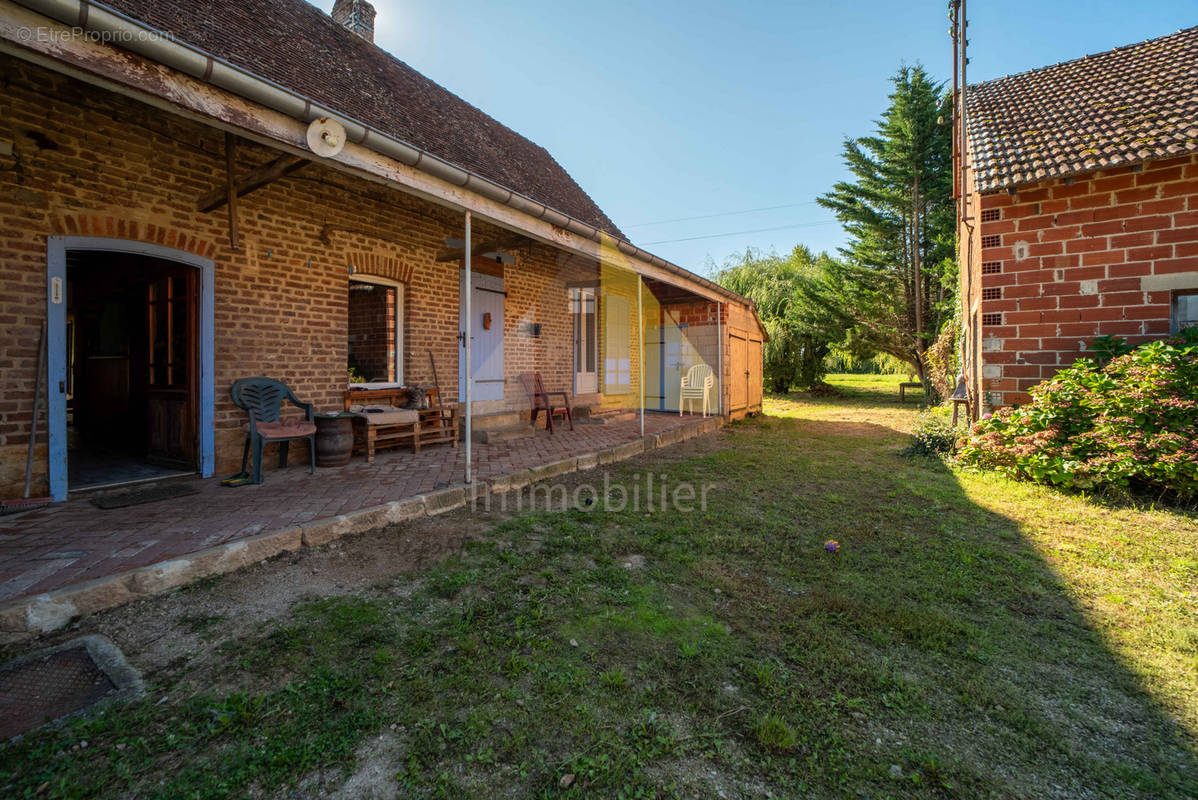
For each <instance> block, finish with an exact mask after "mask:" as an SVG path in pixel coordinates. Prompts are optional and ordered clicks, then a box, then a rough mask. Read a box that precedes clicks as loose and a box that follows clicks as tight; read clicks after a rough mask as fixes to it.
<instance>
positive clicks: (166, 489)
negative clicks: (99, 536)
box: [92, 483, 198, 509]
mask: <svg viewBox="0 0 1198 800" xmlns="http://www.w3.org/2000/svg"><path fill="white" fill-rule="evenodd" d="M189 494H198V492H197V491H196V488H195V487H194V486H192V485H191V484H188V483H160V484H158V485H157V486H146V487H144V488H141V489H123V490H121V491H119V492H109V493H107V494H102V495H100V496H99V497H93V498H92V505H93V506H95V507H96V508H104V509H109V508H124V507H125V506H139V505H141V504H142V503H157V502H158V501H159V500H170V499H172V498H175V497H186V496H187V495H189Z"/></svg>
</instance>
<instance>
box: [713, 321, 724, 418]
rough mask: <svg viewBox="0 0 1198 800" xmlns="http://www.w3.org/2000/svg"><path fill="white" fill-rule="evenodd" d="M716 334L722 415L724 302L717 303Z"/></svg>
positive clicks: (722, 412)
mask: <svg viewBox="0 0 1198 800" xmlns="http://www.w3.org/2000/svg"><path fill="white" fill-rule="evenodd" d="M715 336H716V352H717V353H719V355H718V356H717V357H716V361H717V362H718V363H717V365H716V368H717V369H719V371H720V372H719V375H720V382H719V387H718V389H717V391H718V392H719V393H720V416H721V417H722V416H724V304H723V303H716V304H715Z"/></svg>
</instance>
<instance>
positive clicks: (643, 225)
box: [624, 200, 816, 228]
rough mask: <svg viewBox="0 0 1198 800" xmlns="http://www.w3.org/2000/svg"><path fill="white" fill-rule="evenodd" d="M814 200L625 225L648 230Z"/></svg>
mask: <svg viewBox="0 0 1198 800" xmlns="http://www.w3.org/2000/svg"><path fill="white" fill-rule="evenodd" d="M815 204H816V201H815V200H810V201H808V202H806V203H787V204H785V205H781V206H765V207H763V208H746V209H744V210H742V211H723V212H721V213H719V214H701V215H699V216H697V217H678V218H677V219H663V220H661V221H659V222H641V223H639V224H637V225H625V226H624V227H626V228H648V227H651V226H653V225H668V224H670V223H671V222H690V221H691V220H695V219H715V218H716V217H734V216H736V215H738V214H756V213H757V212H758V211H777V210H778V209H780V208H798V207H799V206H813V205H815Z"/></svg>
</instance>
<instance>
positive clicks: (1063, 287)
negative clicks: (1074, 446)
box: [974, 156, 1198, 406]
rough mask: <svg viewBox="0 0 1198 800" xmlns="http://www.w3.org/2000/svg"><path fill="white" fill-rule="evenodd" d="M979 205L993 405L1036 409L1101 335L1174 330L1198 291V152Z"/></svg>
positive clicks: (987, 380) (984, 350)
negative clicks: (1184, 297) (1187, 297)
mask: <svg viewBox="0 0 1198 800" xmlns="http://www.w3.org/2000/svg"><path fill="white" fill-rule="evenodd" d="M980 206H981V209H980V212H979V213H978V214H977V217H978V219H979V223H978V226H977V231H976V237H977V241H976V242H975V244H976V245H977V246H978V247H980V255H977V256H976V257H975V262H974V268H975V269H976V276H977V283H979V284H980V295H981V307H980V314H981V326H980V336H979V337H978V338H977V345H978V346H979V347H980V349H981V376H980V377H981V381H980V386H981V389H982V391H983V392H985V393H987V395H988V398H987V399H988V400H989V404H990V405H995V406H997V405H1008V404H1013V403H1023V402H1026V401H1027V400H1028V394H1027V391H1028V389H1029V388H1031V387H1032V386H1034V385H1035V384H1037V383H1039V382H1040V381H1042V380H1044V379H1046V378H1048V377H1051V376H1052V375H1053V374H1055V373H1056V371H1057V370H1059V369H1060V368H1061V367H1063V366H1067V365H1069V364H1071V363H1073V362H1074V361H1075V360H1076V359H1078V358H1080V357H1083V356H1087V355H1090V354H1091V352H1092V351H1091V347H1092V343H1093V340H1094V338H1095V337H1097V336H1103V335H1113V336H1122V337H1126V338H1127V339H1128V340H1129V341H1131V342H1133V343H1137V342H1141V341H1145V340H1148V339H1153V338H1160V337H1163V336H1165V335H1167V334H1168V333H1169V325H1170V303H1171V299H1172V294H1173V292H1174V291H1177V290H1184V289H1195V288H1198V157H1195V156H1185V157H1181V158H1174V159H1168V160H1164V161H1156V162H1151V163H1148V164H1144V165H1142V166H1141V167H1140V168H1139V169H1137V168H1129V167H1120V168H1116V169H1111V170H1104V171H1101V172H1095V173H1091V174H1088V175H1079V176H1077V177H1076V178H1074V179H1072V180H1069V179H1063V180H1056V181H1048V182H1044V183H1040V184H1036V185H1033V186H1028V187H1020V188H1019V191H1018V193H1016V194H1014V195H1010V194H1007V193H1006V192H1003V193H1001V194H989V195H985V196H982V197H980ZM975 252H976V251H975Z"/></svg>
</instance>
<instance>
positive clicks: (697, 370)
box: [678, 364, 715, 417]
mask: <svg viewBox="0 0 1198 800" xmlns="http://www.w3.org/2000/svg"><path fill="white" fill-rule="evenodd" d="M714 389H715V376H714V375H712V374H711V367H709V366H707V365H706V364H695V365H694V366H693V367H691V368H690V369H689V370H687V371H686V374H685V375H683V376H682V387H681V388H680V389H679V391H678V416H680V417H681V416H682V409H683V408H684V407H685V406H686V401H687V400H690V401H691V403H692V405H691V413H692V414H693V413H695V411H694V401H695V400H702V401H703V416H705V417H706V416H707V409H708V407H709V405H708V399H707V398H708V394H709V393H710V392H712V391H713V390H714Z"/></svg>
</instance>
